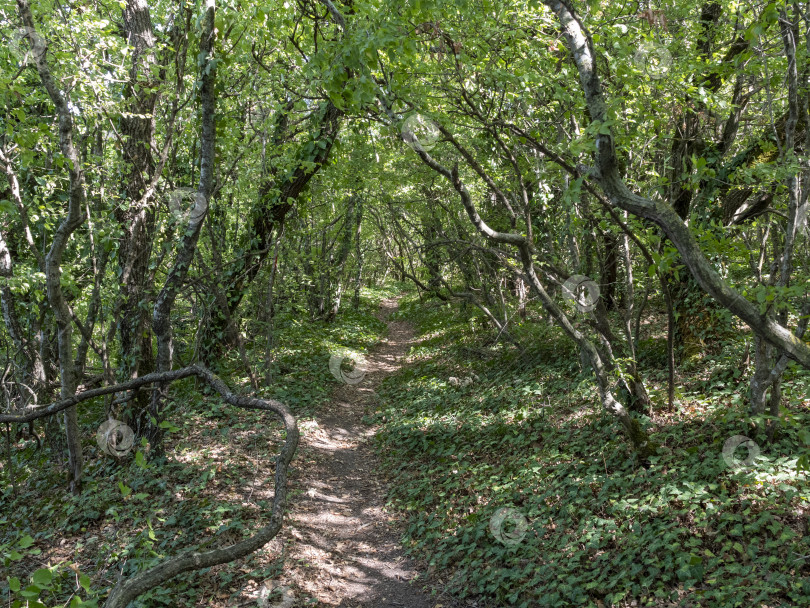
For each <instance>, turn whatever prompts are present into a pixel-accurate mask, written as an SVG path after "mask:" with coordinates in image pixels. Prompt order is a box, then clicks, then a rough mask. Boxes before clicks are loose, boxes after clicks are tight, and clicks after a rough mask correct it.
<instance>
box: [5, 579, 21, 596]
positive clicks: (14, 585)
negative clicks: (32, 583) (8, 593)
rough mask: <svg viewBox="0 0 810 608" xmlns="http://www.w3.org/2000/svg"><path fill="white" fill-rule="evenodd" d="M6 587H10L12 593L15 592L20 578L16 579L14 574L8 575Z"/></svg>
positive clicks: (18, 586) (17, 589) (18, 587)
mask: <svg viewBox="0 0 810 608" xmlns="http://www.w3.org/2000/svg"><path fill="white" fill-rule="evenodd" d="M8 588H9V589H11V590H12V591H13V592H14V593H17V592H18V591H19V590H20V579H18V578H17V577H16V576H9V577H8Z"/></svg>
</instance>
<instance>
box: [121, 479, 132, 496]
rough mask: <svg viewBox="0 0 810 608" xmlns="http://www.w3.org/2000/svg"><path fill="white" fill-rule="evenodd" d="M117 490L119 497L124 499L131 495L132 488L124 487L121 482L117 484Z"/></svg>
mask: <svg viewBox="0 0 810 608" xmlns="http://www.w3.org/2000/svg"><path fill="white" fill-rule="evenodd" d="M118 488H119V489H120V490H121V495H122V496H123V497H124V498H126V497H127V496H129V495H130V494H131V493H132V488H130V487H129V486H125V485H124V483H123V482H121V481H119V482H118Z"/></svg>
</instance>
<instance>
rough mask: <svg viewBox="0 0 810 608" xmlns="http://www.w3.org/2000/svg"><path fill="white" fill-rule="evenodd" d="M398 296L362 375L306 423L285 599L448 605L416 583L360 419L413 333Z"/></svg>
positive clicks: (396, 607) (413, 607)
mask: <svg viewBox="0 0 810 608" xmlns="http://www.w3.org/2000/svg"><path fill="white" fill-rule="evenodd" d="M396 309H397V302H396V300H385V301H383V302H382V304H381V310H380V313H379V314H380V318H381V319H382V320H385V321H387V323H388V336H387V338H386V339H384V340H383V341H382V342H381V343H380V344H378V345H377V346H376V347H375V348H374V349H373V350H372V351H371V352H370V353H369V355H368V357H367V358H366V365H365V376H364V377H363V380H362V381H361V382H359V383H357V384H343V385H341V386H340V387H339V388H337V389H336V390H335V392H334V395H333V399H332V400H331V401H330V402H329V403H328V404H327V405H326V406H324V407H323V408H322V409H321V410H320V411H319V412H318V413H317V414H316V415H315V420H314V421H309V422H307V423H305V424H303V425H302V426H303V427H304V428H303V429H302V431H303V433H302V440H301V445H300V447H299V448H298V454H297V455H296V460H297V461H298V466H299V474H298V475H297V476H296V479H295V481H294V483H293V485H292V488H291V489H292V490H293V491H295V490H298V492H296V494H299V492H300V494H299V495H298V496H297V497H295V498H293V499H292V501H291V507H290V512H289V515H288V518H287V520H286V522H285V526H284V528H283V532H282V536H283V537H284V541H285V546H286V553H287V555H286V559H285V562H286V566H285V571H284V574H283V582H284V584H285V585H289V586H291V587H292V589H291V590H290V591H287V592H286V597H287V602H281V603H277V604H272V603H271V604H269V605H271V606H273V605H278V606H285V608H286V607H287V606H293V605H297V604H294V603H293V599H294V598H296V597H297V596H296V594H298V593H302V594H303V595H305V596H309V598H311V599H310V601H312V600H316V601H317V605H318V606H338V607H340V608H349V607H352V608H355V607H361V606H362V607H372V606H373V607H374V608H387V607H391V608H402V607H404V608H434V607H436V606H442V607H443V608H449V606H450V603H449V602H448V601H443V600H432V599H431V598H430V597H429V596H428V595H427V594H426V593H424V592H422V591H421V590H420V585H419V581H423V580H424V579H422V577H420V576H419V574H418V570H419V569H418V567H417V564H415V563H414V562H413V561H411V560H410V559H408V558H407V557H406V555H405V553H404V550H403V548H402V546H401V543H400V538H401V537H402V531H401V525H402V522H401V520H400V519H399V518H398V516H396V515H395V514H393V513H390V512H388V511H386V509H385V500H386V495H387V485H386V481H385V479H384V478H383V476H382V473H381V467H380V462H379V459H378V457H377V456H376V454H375V453H374V450H373V447H372V446H371V445H370V439H371V438H372V437H373V435H374V433H375V428H374V427H371V426H369V425H367V424H365V423H364V422H363V417H364V416H366V415H368V414H369V413H371V412H372V411H373V409H374V404H375V399H376V393H375V388H376V387H377V386H379V384H380V382H382V380H383V379H384V378H385V377H386V376H388V375H390V374H392V373H394V372H395V371H397V370H398V369H399V368H400V366H401V365H402V360H403V359H404V357H405V355H406V354H407V352H408V349H409V348H410V345H411V344H412V343H413V341H414V335H415V332H414V328H413V327H412V326H411V324H410V323H408V322H405V321H394V320H389V317H390V315H391V313H392V312H394V311H395V310H396Z"/></svg>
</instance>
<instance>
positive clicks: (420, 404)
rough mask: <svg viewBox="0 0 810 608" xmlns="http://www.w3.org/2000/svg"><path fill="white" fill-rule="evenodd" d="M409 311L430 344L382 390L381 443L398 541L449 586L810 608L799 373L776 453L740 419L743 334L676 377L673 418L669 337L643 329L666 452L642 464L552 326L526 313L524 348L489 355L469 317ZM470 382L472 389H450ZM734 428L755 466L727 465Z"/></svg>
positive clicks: (803, 381) (806, 380)
mask: <svg viewBox="0 0 810 608" xmlns="http://www.w3.org/2000/svg"><path fill="white" fill-rule="evenodd" d="M401 314H402V315H403V316H404V317H406V318H408V319H411V320H413V321H414V322H415V323H417V324H418V329H419V332H420V333H421V334H422V336H423V338H424V339H423V340H422V342H421V343H420V345H419V346H418V347H416V348H414V349H413V350H412V353H411V360H412V364H411V365H410V366H409V367H407V368H406V369H405V370H403V371H402V372H400V373H398V374H396V375H395V376H392V377H390V378H388V379H387V380H386V382H385V383H384V385H383V388H382V391H381V408H380V410H379V412H378V413H377V414H376V416H375V420H376V422H378V423H380V424H381V425H382V430H381V432H380V434H379V435H378V441H379V444H378V447H379V450H380V452H381V453H382V454H383V455H384V457H385V463H386V466H387V470H388V472H389V474H390V475H391V476H392V478H393V480H394V483H393V486H392V487H393V491H392V494H391V502H392V504H393V506H394V507H395V508H397V509H400V510H404V511H406V512H407V513H408V514H409V527H408V530H407V535H406V539H405V540H406V542H407V543H408V545H409V546H410V547H411V549H412V551H413V552H415V553H417V554H419V555H420V556H422V557H427V559H428V560H429V563H430V564H431V566H432V568H431V570H435V571H436V572H437V573H438V577H439V579H440V580H441V581H442V584H443V585H445V587H444V589H445V590H446V591H447V592H449V593H452V594H457V595H459V596H461V597H465V596H470V595H481V596H483V597H484V598H485V599H486V600H487V602H488V604H487V605H490V606H504V605H515V606H523V607H529V606H550V607H551V606H559V607H563V606H598V607H603V606H712V607H717V606H722V607H732V606H740V607H745V608H748V607H751V606H763V607H764V606H768V607H775V606H807V605H810V576H809V575H810V566H808V564H809V563H810V538H809V537H808V536H807V535H806V532H807V526H808V513H809V512H810V503H809V502H808V501H810V485H809V484H808V480H807V476H806V475H805V474H804V473H802V472H797V458H798V457H799V456H800V455H802V454H804V453H805V452H806V447H805V443H804V442H803V441H802V438H806V434H805V433H803V432H802V431H801V429H802V428H803V427H806V425H807V423H808V422H810V412H808V407H807V406H808V401H807V399H806V392H807V387H808V386H810V375H808V374H807V373H806V372H801V371H797V370H796V369H791V370H790V371H789V373H788V374H787V377H786V383H785V389H784V402H785V404H786V405H787V406H788V411H787V412H786V413H785V415H786V417H787V420H788V422H787V424H785V425H784V426H783V428H782V431H781V432H780V434H779V436H778V437H777V439H776V441H775V442H774V443H772V444H767V443H766V440H765V438H764V437H762V436H758V435H754V434H753V432H752V429H751V428H750V426H749V425H748V419H747V417H746V415H745V412H744V401H745V399H744V395H745V391H746V390H747V383H746V382H745V377H746V376H747V374H743V373H741V372H742V371H743V370H741V368H740V367H741V366H740V364H739V361H740V360H741V358H742V352H743V350H744V344H743V343H744V341H745V340H746V339H747V338H748V337H749V336H746V335H744V334H741V333H739V332H737V333H736V334H735V335H736V340H735V341H727V342H725V343H723V344H717V345H716V346H715V347H714V351H715V352H713V353H708V354H705V355H704V357H702V360H701V361H700V362H699V366H700V370H701V375H700V376H698V375H696V374H695V372H696V370H697V369H698V368H697V365H698V363H695V364H694V366H693V367H685V368H683V369H680V370H679V372H680V377H679V380H678V382H679V391H678V397H679V403H678V406H677V409H676V411H673V412H666V411H663V409H662V408H663V406H664V403H665V395H666V389H665V386H664V385H663V380H664V372H662V371H661V367H660V365H659V364H660V361H659V359H661V356H662V353H663V343H662V340H663V337H660V336H658V337H656V336H655V335H654V334H652V333H651V332H648V334H649V335H647V336H645V340H643V341H642V342H641V345H640V346H641V349H642V352H641V353H640V359H641V361H642V362H645V363H646V365H647V366H650V365H657V366H659V367H658V369H657V371H656V370H654V369H652V368H649V367H648V368H646V369H644V370H643V371H644V373H645V375H646V378H647V380H648V381H650V388H651V392H652V396H653V399H654V401H655V411H654V412H653V415H652V419H650V418H647V417H643V418H641V419H640V422H641V423H642V424H644V425H645V426H647V427H649V428H650V430H651V432H652V433H653V435H654V438H655V440H656V441H658V442H660V443H661V446H662V447H661V449H660V451H659V454H658V455H657V456H655V457H654V458H653V459H652V464H651V466H650V467H649V468H644V467H642V466H641V464H640V463H639V462H638V461H637V460H636V459H635V458H634V456H633V455H632V453H631V451H630V449H629V448H628V444H627V442H626V440H625V438H624V437H623V436H622V435H621V434H620V433H619V432H618V431H617V428H616V424H615V422H614V421H613V420H612V419H611V418H609V417H608V416H607V415H605V414H604V413H603V412H602V411H601V409H600V408H599V406H598V399H597V398H596V395H595V390H594V388H593V382H592V381H590V379H589V378H588V377H587V375H583V374H582V373H581V371H580V369H579V367H578V364H577V361H578V356H577V353H576V352H575V351H574V349H573V347H572V345H571V343H570V342H568V341H567V340H565V338H564V337H563V336H562V335H561V333H560V331H559V330H558V329H557V328H553V327H550V326H548V325H547V324H546V323H545V322H540V321H539V319H538V318H537V316H536V315H535V318H534V320H532V316H533V315H532V314H530V315H529V317H530V319H529V322H527V323H523V324H522V325H520V326H519V327H517V328H515V329H514V330H513V332H514V333H515V334H516V335H517V336H518V337H519V338H520V340H521V342H522V343H523V344H525V345H526V347H527V352H526V353H525V355H523V356H519V355H518V354H517V353H516V350H515V349H512V348H506V347H502V346H501V347H497V348H493V349H488V350H489V352H488V354H485V352H486V351H485V350H482V349H483V347H484V345H485V342H486V341H487V340H488V339H489V338H491V337H492V336H491V334H490V333H489V332H487V331H483V330H481V329H480V327H481V324H480V323H479V320H478V319H477V318H476V316H475V315H474V314H473V313H472V311H469V313H465V312H459V311H458V310H457V309H456V308H449V307H443V306H438V307H436V306H433V307H425V306H420V305H419V304H418V303H417V302H414V301H411V302H409V303H405V304H403V306H402V313H401ZM650 327H651V328H654V327H656V324H655V323H652V324H650ZM659 327H660V326H659ZM465 376H467V377H474V376H477V377H478V378H479V380H478V381H474V382H473V383H472V384H470V385H468V386H466V387H464V386H462V384H463V383H461V384H459V385H454V384H455V383H452V384H451V382H449V381H448V379H449V378H450V377H457V378H461V377H465ZM735 435H749V436H751V437H752V438H754V439H755V440H756V441H757V443H758V445H759V447H760V448H761V454H760V456H759V457H758V458H756V460H755V461H754V463H753V465H752V466H751V467H745V466H742V467H741V468H739V469H734V468H731V467H729V466H728V465H727V464H726V462H725V461H724V459H723V455H722V451H723V446H724V444H725V442H726V440H727V439H729V438H730V437H732V436H735ZM735 456H736V458H737V460H736V461H731V464H732V465H734V464H735V463H739V462H740V461H743V460H745V459H746V450H745V448H744V447H741V448H739V449H738V451H737V452H736V454H735ZM502 509H509V511H503V510H502ZM496 535H498V536H499V538H500V540H499V539H498V538H496Z"/></svg>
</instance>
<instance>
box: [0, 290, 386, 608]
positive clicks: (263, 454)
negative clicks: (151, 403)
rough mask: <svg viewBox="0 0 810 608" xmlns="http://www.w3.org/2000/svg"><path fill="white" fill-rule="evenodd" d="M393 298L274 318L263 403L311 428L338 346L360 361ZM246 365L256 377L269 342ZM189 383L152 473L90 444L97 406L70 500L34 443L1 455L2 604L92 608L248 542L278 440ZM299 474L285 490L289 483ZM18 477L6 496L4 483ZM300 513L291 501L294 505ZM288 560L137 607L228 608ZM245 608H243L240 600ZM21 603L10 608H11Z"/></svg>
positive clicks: (197, 582) (255, 420)
mask: <svg viewBox="0 0 810 608" xmlns="http://www.w3.org/2000/svg"><path fill="white" fill-rule="evenodd" d="M393 291H395V288H393V287H392V288H389V289H388V290H384V289H380V290H364V293H363V297H362V299H361V305H360V308H359V309H358V310H357V311H354V310H352V309H350V308H347V309H346V310H345V311H344V312H341V314H340V315H338V317H337V319H336V320H335V321H334V322H333V323H330V324H326V323H323V322H316V321H311V320H309V319H308V318H306V316H304V315H301V314H299V313H297V312H295V311H291V312H289V313H284V312H281V313H280V314H279V316H278V317H277V319H276V340H275V344H276V345H277V348H276V349H275V350H274V351H273V358H272V359H273V363H272V369H271V379H272V380H271V384H270V385H269V386H263V387H262V388H261V389H260V391H259V395H260V396H264V397H272V398H276V399H280V400H283V401H284V402H285V403H287V404H288V405H289V406H290V407H291V409H292V411H293V413H294V414H295V415H296V416H297V417H298V420H299V423H301V422H303V421H305V420H307V419H308V418H309V417H311V416H312V414H313V412H314V411H315V410H316V409H317V407H318V406H320V405H321V404H322V403H324V401H325V400H327V399H328V397H329V395H330V393H331V391H332V390H333V389H334V387H335V386H336V385H337V381H336V380H335V379H334V378H333V377H332V375H331V374H330V372H329V368H328V363H329V358H330V354H331V353H333V352H335V350H336V349H340V348H341V347H345V348H350V349H352V350H356V351H360V352H365V351H367V350H368V348H369V347H370V346H371V345H373V344H374V343H375V342H377V341H378V340H379V338H380V336H381V335H382V334H383V333H384V331H385V324H384V323H382V322H381V321H379V320H378V319H377V318H376V317H375V316H374V314H373V313H374V312H375V311H376V310H377V308H378V307H379V302H380V300H381V299H383V298H384V297H389V296H390V295H391V294H392V293H393ZM253 344H254V345H255V346H256V351H255V352H250V351H249V354H250V355H251V360H252V361H254V363H256V366H257V371H259V372H260V373H261V375H262V377H263V376H264V371H263V369H262V368H261V364H260V363H259V362H260V361H264V352H263V350H262V347H263V345H264V340H263V339H262V337H261V336H256V337H255V339H254V341H253ZM218 367H219V369H218V371H219V373H220V374H222V376H223V378H224V379H225V380H226V381H227V382H228V383H229V384H230V385H231V386H232V387H234V389H237V390H239V392H243V393H252V394H253V391H252V390H251V389H250V386H249V384H247V379H246V378H244V377H238V376H237V374H236V373H235V371H234V370H236V369H239V361H238V360H237V359H236V354H235V353H226V355H225V357H224V358H223V359H222V360H220V361H219V365H218ZM200 388H201V389H202V390H201V392H198V390H197V389H196V388H195V386H194V383H193V381H192V380H186V381H181V382H177V383H175V384H174V385H172V388H171V394H170V398H171V405H170V410H169V414H168V416H167V424H166V425H165V426H166V427H167V433H168V435H167V438H166V448H167V450H166V451H167V453H166V458H165V459H162V460H161V461H159V462H153V461H152V459H151V458H150V457H149V456H150V455H149V450H148V449H147V446H139V447H138V449H137V450H133V451H132V453H131V454H129V455H128V456H127V457H125V458H124V459H122V461H121V462H117V461H115V460H113V459H112V458H111V457H109V456H106V455H104V454H102V453H101V452H100V450H99V448H98V446H97V445H96V444H95V443H94V442H93V440H92V438H93V437H94V436H95V431H96V429H97V428H98V427H99V425H100V424H101V423H102V422H103V421H104V419H105V410H104V404H103V403H102V402H101V400H98V402H88V403H87V404H86V405H85V407H83V408H82V411H81V415H80V421H81V422H82V425H83V428H82V436H83V438H84V442H83V443H84V456H85V458H86V469H85V475H86V477H85V482H84V491H83V493H82V494H81V496H79V497H75V496H72V495H70V494H69V493H68V492H67V490H66V487H65V481H64V472H63V471H61V470H59V469H57V468H55V467H54V466H53V465H52V464H51V460H50V459H49V458H48V455H47V450H46V449H45V448H44V447H43V448H42V449H36V443H35V442H34V441H33V440H31V441H27V442H25V443H18V444H16V445H12V450H11V467H9V462H8V460H7V456H6V455H5V454H4V456H3V463H2V465H0V467H2V476H1V479H2V482H3V485H2V490H1V491H0V530H2V531H3V536H2V537H0V564H2V566H3V575H2V576H1V577H0V579H1V580H0V602H2V605H4V606H28V607H30V608H36V607H38V606H48V607H50V606H62V605H70V606H72V607H73V606H94V605H96V604H97V603H98V601H99V598H101V597H103V596H104V594H105V590H106V589H108V588H109V587H110V586H111V585H113V584H115V582H116V581H117V578H118V577H119V576H123V577H127V576H128V575H131V574H133V573H135V572H138V571H141V570H143V569H146V568H149V567H151V566H154V565H155V564H156V563H158V562H159V561H161V560H162V559H163V558H164V557H166V556H171V555H174V554H176V553H178V552H180V551H181V550H183V549H191V548H205V547H208V548H210V547H213V546H216V545H221V544H224V543H228V542H234V541H235V540H238V539H240V538H242V537H244V536H247V535H250V534H252V533H253V532H254V531H255V530H256V529H257V528H259V527H260V526H261V525H263V524H262V521H263V518H264V515H265V514H266V513H267V512H269V509H270V507H271V504H272V496H273V491H272V490H273V473H274V464H273V463H274V462H275V457H276V455H277V452H278V448H279V447H280V445H281V442H282V440H283V436H282V434H281V433H280V431H279V425H278V423H277V421H276V420H275V419H268V417H267V416H266V415H263V414H261V413H257V412H251V411H245V410H236V409H234V408H231V407H230V406H227V405H225V404H223V402H222V401H221V400H220V399H219V397H218V396H217V395H212V394H209V393H208V391H207V388H204V387H203V386H202V385H201V387H200ZM298 466H300V465H299V464H298V463H297V462H296V461H294V462H293V466H292V468H291V479H295V477H296V474H297V473H296V468H297V467H298ZM11 478H13V484H12V483H11ZM291 499H292V500H295V497H294V496H293V497H292V498H291ZM282 568H283V559H282V558H280V557H279V556H278V555H272V554H270V552H269V550H268V549H267V548H265V549H264V550H261V551H258V552H257V553H254V554H253V555H251V556H250V557H249V558H248V559H246V560H243V561H241V562H238V563H237V564H235V565H234V564H230V565H226V566H221V567H217V568H214V569H211V570H208V571H203V572H202V576H200V573H191V574H188V575H182V576H180V577H178V578H176V579H174V580H173V581H172V583H171V585H170V586H167V587H164V588H157V589H154V590H152V591H149V592H148V593H146V594H145V595H143V596H141V597H140V598H139V599H138V601H137V602H136V603H137V605H138V606H182V605H186V606H198V605H206V606H224V605H226V602H228V601H229V600H232V599H234V598H235V597H236V596H238V595H239V594H240V592H242V591H243V588H244V586H245V580H250V581H254V582H255V581H262V580H265V579H268V578H272V577H273V576H275V575H277V574H278V572H279V570H280V569H282ZM243 599H244V598H243ZM15 602H19V603H15Z"/></svg>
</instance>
